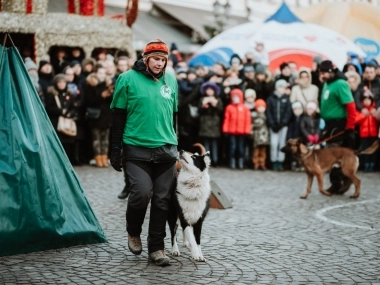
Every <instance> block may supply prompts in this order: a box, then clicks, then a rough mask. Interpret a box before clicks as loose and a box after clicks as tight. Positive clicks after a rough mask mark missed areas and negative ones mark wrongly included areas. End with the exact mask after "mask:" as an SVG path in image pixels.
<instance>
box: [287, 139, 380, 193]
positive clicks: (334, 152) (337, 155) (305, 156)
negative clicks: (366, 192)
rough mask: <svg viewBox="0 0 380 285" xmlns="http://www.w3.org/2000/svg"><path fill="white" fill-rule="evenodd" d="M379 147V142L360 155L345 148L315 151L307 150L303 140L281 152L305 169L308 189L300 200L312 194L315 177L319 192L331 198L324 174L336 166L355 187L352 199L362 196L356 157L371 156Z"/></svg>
mask: <svg viewBox="0 0 380 285" xmlns="http://www.w3.org/2000/svg"><path fill="white" fill-rule="evenodd" d="M378 146H379V142H378V141H376V142H375V143H374V144H373V145H372V146H370V147H369V148H367V149H366V150H364V151H362V152H360V153H357V152H355V151H353V150H351V149H349V148H344V147H329V148H325V149H318V150H314V149H309V148H307V146H306V145H304V144H303V143H302V141H301V139H290V140H288V141H287V142H286V145H285V146H284V147H283V148H282V149H281V151H283V152H285V153H291V154H293V156H294V157H295V158H296V159H298V160H299V161H300V162H301V163H302V164H303V166H304V167H305V172H306V174H307V178H308V179H307V188H306V193H305V194H303V195H302V196H301V197H300V198H302V199H306V198H307V196H308V195H309V194H310V191H311V185H312V183H313V178H314V176H317V180H318V187H319V192H321V193H322V194H323V195H326V196H331V194H330V193H329V192H327V191H325V190H324V189H323V174H324V173H325V172H327V171H329V170H331V168H332V167H333V165H335V164H338V165H339V166H340V167H342V172H343V174H344V175H346V176H347V177H348V178H350V179H351V181H352V183H353V184H354V185H355V193H354V194H353V195H352V196H350V198H358V197H359V195H360V180H359V178H358V177H357V176H356V175H355V174H356V171H357V169H358V167H359V159H358V157H357V156H356V155H357V154H371V153H373V152H375V150H376V149H377V148H378ZM348 189H349V188H348ZM348 189H347V190H348Z"/></svg>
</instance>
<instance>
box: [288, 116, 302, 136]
mask: <svg viewBox="0 0 380 285" xmlns="http://www.w3.org/2000/svg"><path fill="white" fill-rule="evenodd" d="M302 116H303V115H301V116H295V115H293V119H292V120H291V121H290V123H289V126H288V132H287V134H286V139H287V140H288V139H295V138H300V137H302V133H301V118H302Z"/></svg>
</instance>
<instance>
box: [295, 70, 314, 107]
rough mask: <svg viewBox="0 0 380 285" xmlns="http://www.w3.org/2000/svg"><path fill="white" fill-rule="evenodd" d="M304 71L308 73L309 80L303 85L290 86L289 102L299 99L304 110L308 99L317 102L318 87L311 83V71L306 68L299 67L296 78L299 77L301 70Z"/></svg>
mask: <svg viewBox="0 0 380 285" xmlns="http://www.w3.org/2000/svg"><path fill="white" fill-rule="evenodd" d="M303 71H306V72H307V74H308V75H309V82H308V83H307V84H306V85H305V86H301V85H299V84H297V85H294V86H293V88H292V94H291V95H290V102H292V103H293V102H295V101H299V102H301V103H302V106H303V107H304V109H305V110H306V103H307V102H309V101H314V102H318V97H319V96H318V94H319V90H318V87H317V86H315V85H313V84H311V73H310V71H309V70H307V69H300V71H299V73H298V79H300V74H301V72H303Z"/></svg>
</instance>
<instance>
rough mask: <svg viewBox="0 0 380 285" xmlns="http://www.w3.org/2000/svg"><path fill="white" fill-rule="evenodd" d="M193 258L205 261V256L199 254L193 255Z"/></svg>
mask: <svg viewBox="0 0 380 285" xmlns="http://www.w3.org/2000/svg"><path fill="white" fill-rule="evenodd" d="M193 260H195V261H198V262H206V261H207V260H206V258H204V257H203V256H201V255H193Z"/></svg>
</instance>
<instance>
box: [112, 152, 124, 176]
mask: <svg viewBox="0 0 380 285" xmlns="http://www.w3.org/2000/svg"><path fill="white" fill-rule="evenodd" d="M110 162H111V165H112V167H113V169H115V170H116V171H119V172H121V163H122V161H121V149H119V148H112V150H111V156H110Z"/></svg>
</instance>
